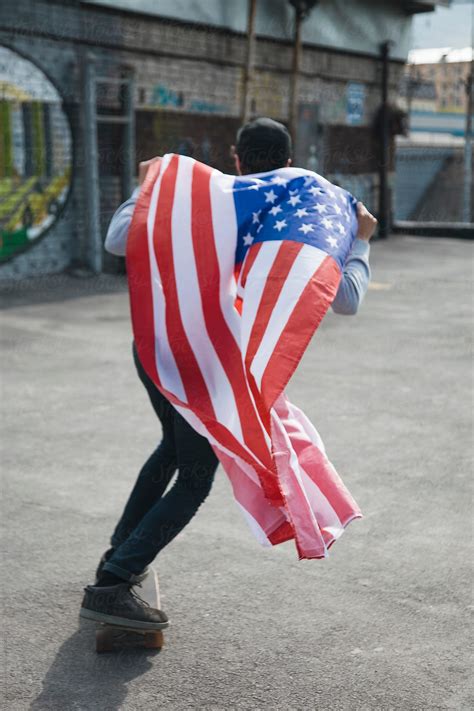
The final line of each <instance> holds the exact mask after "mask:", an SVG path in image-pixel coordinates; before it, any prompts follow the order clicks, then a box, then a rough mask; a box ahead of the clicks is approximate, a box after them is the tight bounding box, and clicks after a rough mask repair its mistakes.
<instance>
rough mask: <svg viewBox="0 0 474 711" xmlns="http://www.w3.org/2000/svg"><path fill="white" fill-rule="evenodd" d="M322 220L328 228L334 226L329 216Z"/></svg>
mask: <svg viewBox="0 0 474 711" xmlns="http://www.w3.org/2000/svg"><path fill="white" fill-rule="evenodd" d="M321 222H322V224H323V225H324V227H326V229H329V228H330V227H332V222H331V220H329V219H328V218H327V217H325V218H324V220H321Z"/></svg>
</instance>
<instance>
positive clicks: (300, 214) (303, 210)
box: [295, 207, 308, 217]
mask: <svg viewBox="0 0 474 711" xmlns="http://www.w3.org/2000/svg"><path fill="white" fill-rule="evenodd" d="M295 215H296V217H307V216H308V211H307V210H306V208H305V207H299V208H298V209H297V210H296V212H295Z"/></svg>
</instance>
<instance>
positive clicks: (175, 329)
mask: <svg viewBox="0 0 474 711" xmlns="http://www.w3.org/2000/svg"><path fill="white" fill-rule="evenodd" d="M178 161H179V157H178V156H173V158H172V159H171V161H170V162H169V164H168V167H167V168H166V171H165V173H164V175H163V177H162V179H161V188H160V194H159V196H158V205H157V208H156V217H155V225H154V231H153V243H154V248H155V254H156V259H157V264H158V269H159V271H160V276H161V282H162V286H163V293H164V297H165V301H166V330H167V332H168V340H169V344H170V348H171V350H172V352H173V356H174V358H175V361H176V366H177V368H178V370H179V373H180V375H181V379H182V382H183V387H184V390H185V393H186V398H187V400H188V402H192V403H196V404H197V405H198V407H199V409H200V410H201V411H202V412H203V413H205V415H206V416H207V417H212V418H214V417H215V415H214V408H213V405H212V401H211V398H210V396H209V392H208V390H207V386H206V383H205V381H204V378H203V376H202V373H201V370H200V368H199V365H198V362H197V360H196V356H195V355H194V352H193V350H192V348H191V346H190V343H189V340H188V337H187V335H186V331H185V329H184V326H183V321H182V318H181V312H180V308H179V300H178V290H177V287H176V276H175V267H174V260H173V246H172V243H173V233H172V219H171V218H172V211H173V201H174V191H175V185H176V175H177V172H178Z"/></svg>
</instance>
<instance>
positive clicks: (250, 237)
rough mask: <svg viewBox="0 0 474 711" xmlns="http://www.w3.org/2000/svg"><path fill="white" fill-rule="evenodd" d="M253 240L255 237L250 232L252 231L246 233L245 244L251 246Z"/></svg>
mask: <svg viewBox="0 0 474 711" xmlns="http://www.w3.org/2000/svg"><path fill="white" fill-rule="evenodd" d="M252 242H253V237H252V235H251V234H250V232H247V234H246V235H244V245H245V246H246V247H249V246H250V245H251V244H252Z"/></svg>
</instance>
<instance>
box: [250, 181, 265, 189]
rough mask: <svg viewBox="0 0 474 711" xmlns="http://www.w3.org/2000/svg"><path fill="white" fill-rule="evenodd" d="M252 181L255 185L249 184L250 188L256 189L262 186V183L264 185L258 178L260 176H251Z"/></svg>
mask: <svg viewBox="0 0 474 711" xmlns="http://www.w3.org/2000/svg"><path fill="white" fill-rule="evenodd" d="M252 180H253V182H254V183H255V185H250V190H258V189H259V188H261V187H262V185H265V181H264V180H260V178H252Z"/></svg>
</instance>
